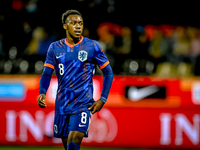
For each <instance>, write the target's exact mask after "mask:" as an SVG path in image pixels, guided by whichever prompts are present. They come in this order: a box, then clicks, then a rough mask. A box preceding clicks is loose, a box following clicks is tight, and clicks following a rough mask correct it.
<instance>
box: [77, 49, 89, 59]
mask: <svg viewBox="0 0 200 150" xmlns="http://www.w3.org/2000/svg"><path fill="white" fill-rule="evenodd" d="M87 55H88V53H87V52H86V51H84V50H81V51H79V52H78V59H79V60H80V61H82V62H84V61H86V60H87Z"/></svg>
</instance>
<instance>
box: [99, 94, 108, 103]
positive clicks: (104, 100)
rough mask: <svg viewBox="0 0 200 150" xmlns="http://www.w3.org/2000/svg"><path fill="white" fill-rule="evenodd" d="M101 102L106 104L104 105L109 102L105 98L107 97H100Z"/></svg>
mask: <svg viewBox="0 0 200 150" xmlns="http://www.w3.org/2000/svg"><path fill="white" fill-rule="evenodd" d="M99 100H101V101H102V102H104V103H106V101H107V99H106V98H105V97H102V96H101V97H100V99H99Z"/></svg>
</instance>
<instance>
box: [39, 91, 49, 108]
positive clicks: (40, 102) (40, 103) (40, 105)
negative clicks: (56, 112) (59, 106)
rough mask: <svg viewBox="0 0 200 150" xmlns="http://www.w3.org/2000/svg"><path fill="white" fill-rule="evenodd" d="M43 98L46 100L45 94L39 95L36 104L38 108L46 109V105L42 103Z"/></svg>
mask: <svg viewBox="0 0 200 150" xmlns="http://www.w3.org/2000/svg"><path fill="white" fill-rule="evenodd" d="M45 98H46V95H45V94H40V95H39V97H38V100H37V103H38V105H39V107H40V108H46V107H47V105H46V104H45V102H44V101H45Z"/></svg>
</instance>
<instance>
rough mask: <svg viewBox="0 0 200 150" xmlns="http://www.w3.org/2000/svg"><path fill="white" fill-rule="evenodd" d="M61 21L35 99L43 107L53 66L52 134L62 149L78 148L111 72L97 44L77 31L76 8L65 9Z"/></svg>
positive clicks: (80, 22)
mask: <svg viewBox="0 0 200 150" xmlns="http://www.w3.org/2000/svg"><path fill="white" fill-rule="evenodd" d="M62 23H63V28H64V29H65V31H66V38H65V39H61V40H59V41H56V42H53V43H52V44H51V45H50V46H49V49H48V52H47V56H46V61H45V64H44V70H43V73H42V76H41V79H40V91H39V92H40V93H39V97H38V101H37V102H38V105H39V106H40V107H41V108H46V104H45V97H46V96H45V95H46V91H47V89H48V87H49V84H50V80H51V76H52V73H53V70H54V69H55V72H56V76H57V79H58V89H57V95H56V100H55V117H54V137H57V138H62V142H63V146H64V148H65V149H68V150H79V149H80V145H81V141H82V139H83V137H87V136H88V128H89V124H90V118H91V113H92V114H94V113H96V112H98V111H100V110H101V108H102V107H103V106H104V104H105V102H106V100H107V97H108V94H109V91H110V87H111V84H112V80H113V72H112V69H111V66H110V64H109V60H108V59H107V57H106V55H105V54H104V52H103V50H102V48H101V46H100V44H99V43H98V42H97V41H95V40H91V39H88V38H86V37H83V36H82V35H81V34H82V31H83V18H82V15H81V14H80V13H79V12H78V11H77V10H68V11H66V12H65V13H64V14H63V15H62ZM96 65H98V66H99V68H100V69H101V70H102V72H103V89H102V93H101V97H100V99H99V100H97V101H94V99H93V82H92V77H93V70H94V69H95V66H96Z"/></svg>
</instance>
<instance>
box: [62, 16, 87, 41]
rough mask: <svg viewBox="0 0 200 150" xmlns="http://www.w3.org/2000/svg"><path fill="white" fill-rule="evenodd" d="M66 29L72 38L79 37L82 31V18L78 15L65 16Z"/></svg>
mask: <svg viewBox="0 0 200 150" xmlns="http://www.w3.org/2000/svg"><path fill="white" fill-rule="evenodd" d="M66 23H67V31H68V33H69V35H70V36H72V38H80V36H81V34H82V32H83V19H82V17H81V16H79V15H69V16H68V17H67V21H66Z"/></svg>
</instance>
